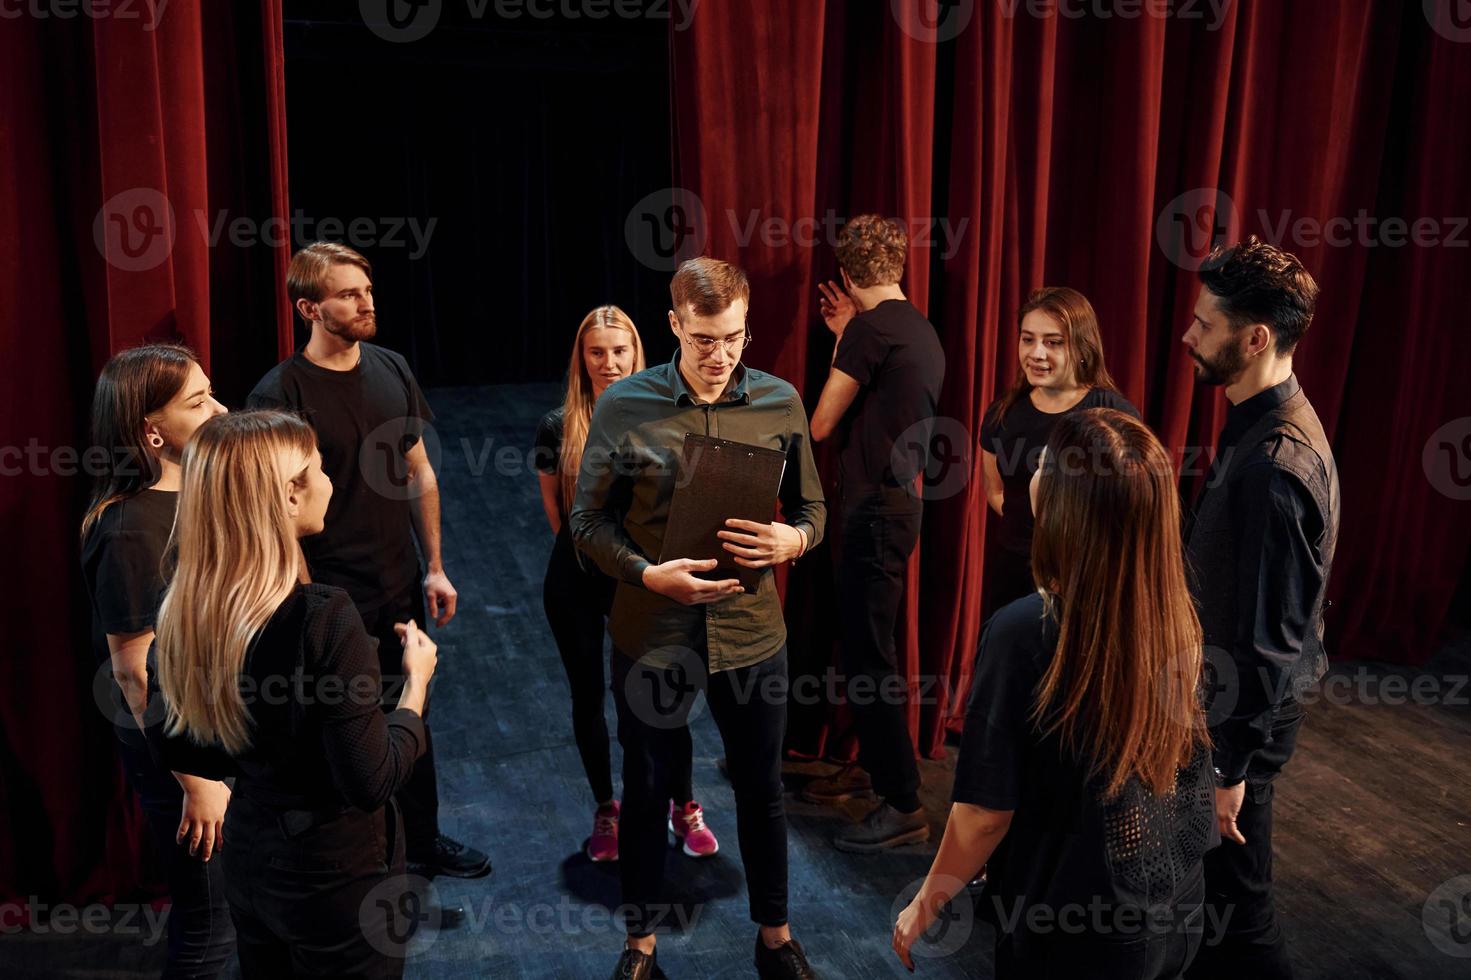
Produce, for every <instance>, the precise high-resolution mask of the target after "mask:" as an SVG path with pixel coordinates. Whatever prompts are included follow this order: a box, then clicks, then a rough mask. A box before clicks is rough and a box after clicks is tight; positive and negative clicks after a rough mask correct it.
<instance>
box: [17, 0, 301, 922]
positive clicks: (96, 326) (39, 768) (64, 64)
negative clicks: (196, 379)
mask: <svg viewBox="0 0 1471 980" xmlns="http://www.w3.org/2000/svg"><path fill="white" fill-rule="evenodd" d="M82 6H83V7H89V6H90V5H82ZM153 6H157V7H159V8H160V9H161V10H162V15H161V16H160V17H159V19H158V20H157V22H156V23H155V22H153V21H152V20H151V10H152V7H153ZM36 10H39V11H41V13H40V14H36V13H35V12H34V11H36ZM58 11H60V7H59V5H58V6H56V7H55V10H54V11H51V12H50V13H48V8H47V7H46V5H44V4H43V5H31V6H28V7H27V12H26V13H24V14H23V15H17V16H7V17H6V18H5V19H4V21H3V27H0V66H3V69H0V70H3V81H0V100H3V104H4V115H3V125H0V170H3V172H4V173H5V175H6V180H5V182H4V185H5V186H4V189H3V191H0V242H3V243H4V244H3V246H0V324H3V325H4V332H3V335H0V336H3V340H0V365H3V369H4V384H3V385H0V390H3V395H0V398H3V399H4V411H3V414H0V419H3V425H4V433H3V436H0V445H3V446H4V447H5V449H6V453H7V455H6V456H5V458H4V459H3V464H4V471H3V472H4V479H0V495H3V496H0V541H3V542H4V547H5V553H6V557H7V562H8V564H9V568H10V572H9V574H8V575H7V576H6V581H7V582H8V583H10V584H9V585H8V586H7V587H6V588H5V590H4V599H3V600H0V601H3V609H4V613H3V622H4V623H5V626H6V637H5V641H4V647H3V649H4V654H3V657H0V692H3V694H0V729H3V735H0V904H3V903H7V902H10V901H12V900H15V899H19V900H21V901H22V902H24V900H25V898H26V896H31V895H35V896H37V897H38V898H39V899H40V900H41V901H43V902H51V901H58V900H61V901H84V900H85V901H91V900H108V899H113V898H122V897H124V896H126V895H128V894H129V893H131V892H133V891H135V889H136V888H137V886H138V883H139V881H140V880H145V881H146V880H149V879H150V878H151V879H152V880H153V881H157V880H158V879H157V876H156V875H152V874H150V873H149V869H145V868H140V867H139V852H138V843H139V842H140V841H141V840H142V839H143V837H144V834H143V831H142V827H141V824H140V820H141V817H140V815H139V813H138V811H137V808H136V806H135V805H134V804H133V802H132V796H131V794H129V793H127V792H126V791H125V789H124V786H123V781H122V773H121V769H120V767H119V765H118V762H117V752H116V751H115V749H114V747H113V744H112V741H113V735H112V731H111V727H110V724H109V723H108V722H107V720H106V718H105V716H104V714H103V712H102V711H101V710H100V709H99V708H98V707H97V706H96V705H95V703H94V700H93V694H92V691H93V687H92V683H93V679H94V677H95V670H96V668H97V666H98V665H97V664H96V663H95V662H94V660H93V656H92V652H91V649H90V646H89V643H88V636H89V632H88V631H89V629H90V609H89V607H88V604H87V599H86V596H85V593H84V590H83V588H82V585H81V581H80V580H81V570H80V567H79V564H78V560H77V551H78V538H77V521H78V519H79V518H80V515H81V511H82V507H83V506H84V502H85V496H86V493H87V490H88V484H89V481H88V480H87V479H86V477H85V475H81V476H80V477H79V475H78V470H79V468H80V467H79V461H78V452H77V450H78V448H79V447H85V446H86V445H87V442H86V435H87V415H88V411H89V407H90V403H91V397H92V385H93V381H94V379H95V378H96V376H97V372H98V370H99V369H100V368H101V367H102V363H103V362H104V361H105V360H106V359H107V358H108V357H109V356H110V355H111V354H112V353H113V352H115V351H118V350H121V349H122V348H125V347H131V346H136V345H137V344H139V343H143V342H146V341H150V340H175V339H178V340H182V341H183V342H184V343H187V344H189V345H191V346H192V347H194V349H195V350H197V351H198V352H199V354H200V356H201V358H202V360H203V362H204V364H205V367H206V370H207V371H209V373H210V375H211V380H212V381H213V382H214V384H215V386H216V388H217V389H218V390H220V391H222V392H223V391H241V390H249V386H250V385H251V384H253V383H254V380H255V379H256V378H257V377H259V375H260V373H261V371H262V370H264V368H265V367H266V366H269V365H270V364H272V363H274V361H275V360H276V356H277V351H278V349H279V345H280V344H281V343H282V341H283V338H289V337H290V327H291V325H290V320H289V319H288V310H287V307H286V304H285V301H284V298H283V297H284V290H282V289H279V288H278V284H279V283H282V282H283V280H284V275H285V269H286V260H287V255H286V252H285V249H284V246H283V247H281V248H275V247H272V246H271V245H269V244H268V243H267V241H266V240H264V239H263V238H262V237H261V233H262V232H264V234H265V235H266V236H267V237H269V236H270V235H271V234H272V227H273V226H270V225H268V224H267V222H268V220H269V219H270V218H272V217H273V216H277V215H283V214H285V213H286V181H285V174H286V157H285V138H284V134H285V119H284V116H283V115H282V107H283V105H284V101H283V98H282V74H281V63H282V59H281V42H280V28H281V11H280V0H258V2H256V3H254V4H248V3H239V4H237V3H215V2H209V3H199V2H197V0H192V2H183V0H181V2H177V3H171V4H167V5H162V4H159V5H150V4H128V5H123V4H117V5H112V7H109V6H108V5H105V4H103V5H98V6H97V12H95V15H86V16H84V15H83V14H82V12H81V11H80V10H79V9H78V8H77V7H75V6H74V7H73V8H72V9H71V16H69V17H63V16H61V15H60V14H59V13H57V12H58ZM17 449H18V450H20V455H16V454H15V452H14V450H17ZM12 918H13V916H9V917H7V921H9V920H10V919H12Z"/></svg>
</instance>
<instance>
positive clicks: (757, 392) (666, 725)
mask: <svg viewBox="0 0 1471 980" xmlns="http://www.w3.org/2000/svg"><path fill="white" fill-rule="evenodd" d="M670 294H671V298H672V300H673V304H672V305H673V309H672V310H671V311H670V313H669V326H670V329H671V330H672V331H673V333H674V336H675V337H676V338H677V339H678V341H679V349H678V350H677V351H676V352H675V355H674V359H673V360H671V361H670V362H669V363H668V364H663V365H659V366H657V367H653V368H650V369H648V370H646V371H641V372H639V373H638V374H635V375H632V376H631V377H628V378H625V379H623V380H622V381H620V382H618V383H617V384H616V385H613V386H612V387H610V388H609V389H608V390H607V391H606V392H604V394H603V395H602V397H600V398H599V399H598V402H597V406H596V408H595V409H594V411H593V417H592V422H591V425H590V428H589V430H588V435H587V445H586V448H585V449H584V451H583V457H582V467H581V471H580V474H579V476H578V483H577V497H576V501H575V503H574V505H573V509H572V514H571V516H570V523H571V526H572V534H573V538H574V540H575V541H576V543H577V546H578V547H579V548H581V549H582V550H583V551H584V552H585V553H586V554H587V555H589V556H590V557H591V558H592V559H593V560H594V561H596V562H597V563H598V566H599V567H600V568H602V570H603V571H604V572H606V573H607V574H608V575H610V576H612V577H613V578H615V579H617V580H618V588H617V592H616V594H615V596H614V599H613V609H612V613H611V614H610V616H609V620H608V633H609V635H610V636H611V637H612V639H613V655H612V670H611V674H612V688H613V699H614V703H615V705H616V707H617V711H618V742H619V744H620V745H622V746H623V809H622V821H621V824H620V826H619V872H620V875H621V878H622V883H623V902H624V904H625V907H626V908H627V910H628V916H627V923H626V926H627V932H628V938H627V943H626V945H625V948H624V950H623V952H622V954H621V956H620V957H619V960H618V964H617V967H616V968H615V970H614V973H613V975H614V977H617V978H626V980H647V978H650V977H661V976H663V972H662V971H661V970H660V969H659V966H658V962H657V959H656V953H655V930H656V929H657V928H659V926H660V925H661V924H662V922H663V919H664V917H665V914H666V913H667V912H668V911H669V909H668V907H667V906H663V905H661V904H660V890H661V887H662V882H663V877H664V856H665V851H666V850H667V844H666V837H665V834H666V831H665V827H666V825H667V821H668V818H669V784H670V771H671V765H670V756H671V754H670V751H669V748H670V742H671V735H672V731H673V730H674V729H675V728H677V727H678V726H681V725H684V724H687V723H688V720H689V717H690V715H689V712H690V710H691V709H692V708H694V707H695V706H696V704H697V703H698V702H697V696H698V695H697V691H696V689H698V690H703V692H704V694H705V700H704V702H703V703H704V704H706V705H708V708H709V711H710V713H711V715H712V716H713V717H714V719H715V724H716V726H717V727H718V728H719V730H720V737H721V741H722V742H723V743H724V746H725V754H726V760H727V764H728V767H729V771H730V780H731V785H732V787H733V789H734V791H735V801H736V829H737V837H738V840H739V842H740V852H741V863H742V864H743V865H744V867H745V872H746V888H747V892H748V895H749V899H750V913H751V918H752V920H754V921H755V922H756V923H757V926H758V932H757V936H756V943H755V947H756V949H755V964H756V970H757V973H758V974H759V975H760V976H762V977H773V978H777V977H780V978H799V977H815V976H816V974H815V973H814V972H813V970H812V968H811V966H810V965H809V964H808V962H807V958H806V955H805V954H804V953H803V951H802V947H801V946H800V945H799V944H798V943H797V942H796V941H795V940H793V939H792V934H791V929H790V928H789V926H788V924H787V824H786V810H785V807H784V804H783V800H782V781H781V751H782V739H783V736H784V734H785V730H786V705H787V652H786V623H785V621H784V620H783V619H782V609H781V603H780V600H779V598H778V596H777V593H776V584H775V575H774V574H773V573H772V572H771V571H770V569H771V568H773V567H775V566H777V565H780V564H781V563H783V562H787V561H792V560H794V559H796V558H797V557H798V556H800V555H802V554H803V553H805V552H806V551H807V550H808V549H810V548H812V547H813V546H815V545H816V544H817V543H818V541H819V540H821V537H822V531H823V525H824V522H825V519H826V514H827V510H826V505H825V503H824V501H823V496H822V486H821V483H820V482H819V480H818V476H817V467H816V465H815V464H814V463H813V460H812V448H811V440H810V438H809V436H808V432H807V418H806V413H805V411H804V409H803V406H802V401H801V399H800V398H799V397H798V395H797V392H796V390H795V389H793V388H792V386H791V385H789V384H787V383H786V382H785V381H782V380H781V379H779V378H776V377H773V376H772V375H770V374H766V373H765V372H763V371H756V370H754V369H751V368H747V367H745V366H743V365H742V364H741V363H740V355H741V351H742V350H743V349H744V348H745V346H746V345H747V344H748V343H749V342H750V339H751V335H750V331H749V329H748V327H747V323H746V311H747V307H748V305H749V302H750V285H749V283H748V281H747V279H746V275H745V273H744V272H742V271H741V270H740V269H739V268H737V267H735V266H733V265H731V264H729V263H726V262H722V261H719V260H717V259H711V258H697V259H690V260H689V261H687V262H685V263H683V264H682V265H681V266H680V267H679V270H678V271H677V272H676V273H675V275H674V279H673V281H672V282H671V283H670ZM686 433H697V434H701V435H708V436H712V437H716V438H720V439H726V440H732V441H734V442H737V443H747V444H751V445H757V446H762V447H766V448H769V449H775V450H778V451H780V452H782V453H784V454H785V455H786V468H785V470H784V471H783V475H782V479H781V484H780V489H779V490H778V499H779V501H780V504H781V512H782V516H783V518H784V519H785V521H786V523H781V522H773V523H769V524H763V523H757V522H752V521H745V520H739V519H729V520H727V521H726V522H725V527H726V529H725V530H722V531H720V532H719V537H720V538H721V540H722V542H723V544H724V547H725V548H726V550H727V551H729V552H731V553H732V555H733V556H734V560H735V561H736V562H737V563H739V564H740V565H742V566H744V567H746V568H755V569H761V570H762V571H761V573H760V579H759V582H758V585H757V587H756V589H755V591H754V592H750V593H747V592H744V591H743V590H742V588H741V585H740V581H739V580H738V579H734V578H729V579H720V580H716V581H710V580H707V579H706V578H701V577H697V575H696V574H695V573H697V572H700V573H705V574H709V573H710V572H711V571H713V569H714V568H715V567H716V564H717V562H716V561H715V560H714V559H709V560H704V561H697V560H693V559H688V558H671V559H670V560H667V561H663V562H661V561H660V558H661V557H662V556H661V555H660V552H661V550H662V547H663V541H664V536H665V531H666V528H667V524H668V518H669V506H670V500H671V497H672V495H673V493H674V490H675V487H676V483H677V480H678V477H679V460H680V459H681V455H682V454H681V450H682V446H683V444H684V438H685V435H686ZM691 678H694V682H693V683H692V682H691ZM651 688H652V689H653V690H654V693H653V695H652V696H647V695H646V694H645V692H647V691H649V690H650V689H651ZM671 695H672V696H673V698H674V699H675V701H676V708H677V710H671V709H670V708H669V705H668V701H669V700H670V696H671Z"/></svg>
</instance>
